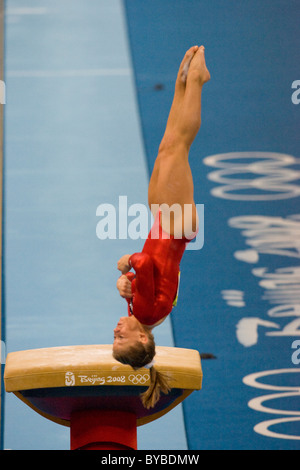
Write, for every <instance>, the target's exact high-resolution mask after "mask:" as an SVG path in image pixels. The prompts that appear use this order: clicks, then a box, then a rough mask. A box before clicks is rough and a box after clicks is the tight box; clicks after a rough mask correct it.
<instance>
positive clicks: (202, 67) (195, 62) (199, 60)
mask: <svg viewBox="0 0 300 470" xmlns="http://www.w3.org/2000/svg"><path fill="white" fill-rule="evenodd" d="M188 76H195V77H196V78H197V79H199V81H200V83H201V84H204V83H206V82H208V81H209V80H210V73H209V70H208V69H207V66H206V62H205V48H204V46H200V47H199V48H198V50H197V51H196V53H195V54H194V55H193V57H192V60H191V62H190V64H189V70H188Z"/></svg>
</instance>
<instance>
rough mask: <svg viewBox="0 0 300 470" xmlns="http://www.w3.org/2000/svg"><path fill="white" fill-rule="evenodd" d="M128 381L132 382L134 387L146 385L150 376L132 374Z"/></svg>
mask: <svg viewBox="0 0 300 470" xmlns="http://www.w3.org/2000/svg"><path fill="white" fill-rule="evenodd" d="M128 380H130V382H132V383H133V384H134V385H145V383H147V381H148V380H149V375H148V374H144V375H142V374H131V375H130V376H129V377H128Z"/></svg>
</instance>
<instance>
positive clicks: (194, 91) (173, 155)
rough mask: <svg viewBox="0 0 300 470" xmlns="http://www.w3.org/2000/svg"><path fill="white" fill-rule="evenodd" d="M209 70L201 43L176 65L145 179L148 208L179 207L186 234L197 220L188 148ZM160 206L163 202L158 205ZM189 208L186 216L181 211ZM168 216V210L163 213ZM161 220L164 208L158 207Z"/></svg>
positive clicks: (173, 227) (173, 222)
mask: <svg viewBox="0 0 300 470" xmlns="http://www.w3.org/2000/svg"><path fill="white" fill-rule="evenodd" d="M209 79H210V74H209V71H208V69H207V67H206V63H205V55H204V47H203V46H201V47H198V46H194V47H192V48H191V49H189V50H188V51H187V53H186V55H185V57H184V59H183V61H182V63H181V65H180V68H179V72H178V75H177V80H176V84H175V92H174V98H173V103H172V106H171V110H170V114H169V118H168V121H167V126H166V130H165V133H164V136H163V138H162V141H161V144H160V147H159V151H158V155H157V158H156V161H155V165H154V168H153V173H152V176H151V179H150V183H149V190H148V202H149V206H150V208H153V207H154V208H157V207H158V206H162V205H167V206H168V207H169V208H171V207H172V206H173V205H175V204H177V205H179V206H180V207H181V209H182V213H181V218H180V232H181V233H182V235H184V236H186V237H187V238H189V236H190V235H191V233H192V232H195V231H196V229H197V224H198V217H197V211H196V206H195V202H194V184H193V177H192V173H191V169H190V165H189V160H188V157H189V150H190V147H191V145H192V143H193V141H194V139H195V137H196V135H197V133H198V131H199V129H200V126H201V96H202V88H203V85H204V83H206V82H207V81H209ZM162 207H163V206H162ZM185 207H186V208H189V214H188V216H189V220H188V221H187V220H185V217H184V213H185V210H186V211H187V210H188V209H185ZM166 216H167V217H168V219H169V220H170V211H169V212H168V214H166ZM162 217H163V220H164V212H163V209H162ZM169 227H170V233H171V234H175V235H176V233H177V231H178V228H179V227H178V223H177V220H176V215H173V214H171V223H170V226H169Z"/></svg>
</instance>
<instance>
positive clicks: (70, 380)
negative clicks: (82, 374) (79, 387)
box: [65, 372, 75, 387]
mask: <svg viewBox="0 0 300 470" xmlns="http://www.w3.org/2000/svg"><path fill="white" fill-rule="evenodd" d="M65 384H66V386H67V387H72V386H74V385H75V375H74V374H73V372H66V373H65Z"/></svg>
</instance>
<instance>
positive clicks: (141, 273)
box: [117, 253, 155, 308]
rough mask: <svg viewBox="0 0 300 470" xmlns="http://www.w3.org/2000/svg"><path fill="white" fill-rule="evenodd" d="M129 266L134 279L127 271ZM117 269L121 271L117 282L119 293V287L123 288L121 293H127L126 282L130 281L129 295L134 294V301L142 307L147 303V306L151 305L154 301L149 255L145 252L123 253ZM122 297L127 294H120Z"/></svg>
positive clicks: (152, 276) (127, 285)
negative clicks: (130, 289)
mask: <svg viewBox="0 0 300 470" xmlns="http://www.w3.org/2000/svg"><path fill="white" fill-rule="evenodd" d="M131 268H133V269H134V270H135V272H136V275H135V277H134V279H133V277H132V274H131V273H129V271H130V270H131ZM118 269H119V271H121V273H122V276H121V277H120V278H119V280H118V283H117V287H118V289H119V292H120V294H121V291H120V288H123V294H125V293H127V294H129V289H128V288H129V284H128V282H130V283H131V287H132V292H131V294H132V295H131V297H132V296H133V295H134V303H135V304H136V305H139V307H141V308H142V306H143V305H144V307H145V306H146V305H147V306H148V308H149V306H150V305H151V306H153V304H154V301H155V283H154V273H153V263H152V260H151V257H150V256H149V255H147V254H145V253H134V254H133V255H124V256H122V258H121V259H120V260H119V262H118ZM127 273H128V274H127ZM130 274H131V276H130ZM118 284H119V285H118ZM126 289H127V291H126ZM121 295H122V294H121ZM122 297H125V298H128V295H127V296H125V295H122Z"/></svg>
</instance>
